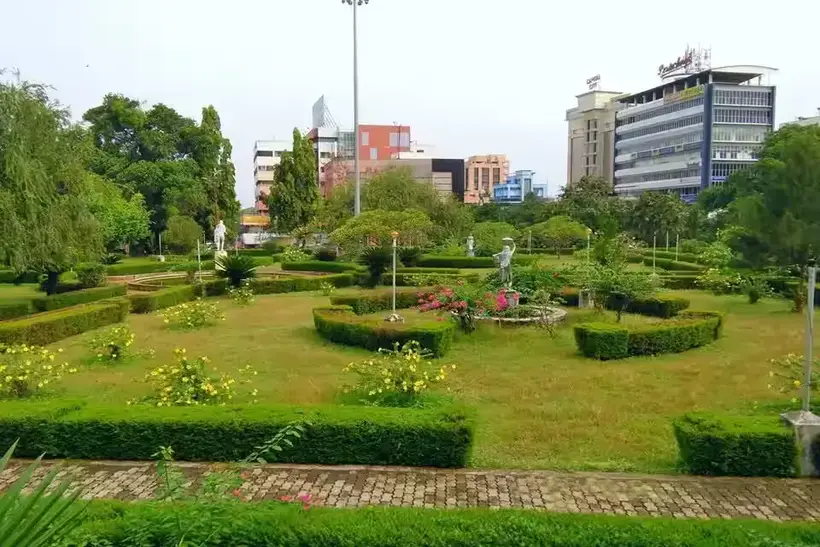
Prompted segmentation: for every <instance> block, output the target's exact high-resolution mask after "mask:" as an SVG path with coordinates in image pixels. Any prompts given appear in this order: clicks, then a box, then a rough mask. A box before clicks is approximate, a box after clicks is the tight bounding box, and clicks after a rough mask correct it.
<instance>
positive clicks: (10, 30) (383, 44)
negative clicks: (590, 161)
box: [0, 0, 820, 206]
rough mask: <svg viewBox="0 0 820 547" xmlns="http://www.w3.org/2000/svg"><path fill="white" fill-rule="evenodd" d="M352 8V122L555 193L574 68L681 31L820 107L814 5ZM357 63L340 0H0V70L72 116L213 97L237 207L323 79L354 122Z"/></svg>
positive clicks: (479, 0)
mask: <svg viewBox="0 0 820 547" xmlns="http://www.w3.org/2000/svg"><path fill="white" fill-rule="evenodd" d="M359 14H360V18H359V23H360V26H359V45H360V56H359V73H360V79H359V86H360V105H361V116H360V121H361V122H362V123H383V124H392V123H394V122H397V123H400V124H402V125H410V126H411V127H412V137H413V139H414V140H418V141H419V142H422V143H429V144H435V145H436V147H437V152H438V156H439V157H466V156H469V155H473V154H485V153H498V154H501V153H504V154H507V155H508V156H509V159H510V162H511V168H512V169H513V170H515V169H533V170H535V171H536V172H537V174H536V178H537V180H538V181H539V182H543V181H545V180H548V181H549V191H550V193H551V194H555V193H557V192H558V191H559V189H560V187H561V186H563V184H564V183H565V178H566V140H567V129H566V122H565V121H564V116H565V111H566V109H567V108H571V107H572V106H574V105H575V95H577V94H579V93H582V92H584V91H585V89H586V86H585V80H586V78H588V77H590V76H592V75H594V74H596V73H600V74H601V78H602V84H603V88H604V89H606V90H614V91H629V92H635V91H640V90H642V89H645V88H649V87H652V86H654V85H657V83H658V82H659V80H658V78H657V76H656V71H657V67H658V65H659V64H661V63H668V62H670V61H672V60H674V59H675V58H676V57H677V56H678V55H680V54H681V53H682V52H683V50H684V48H685V47H686V45H687V43H688V44H690V45H697V44H701V45H703V46H710V47H711V48H712V55H713V63H712V64H713V66H716V67H717V66H723V65H730V64H759V65H768V66H772V67H776V68H778V69H780V72H779V74H778V77H777V79H776V81H775V83H776V84H777V85H778V90H777V105H776V111H775V117H776V123H777V125H779V124H780V123H782V122H785V121H789V120H792V119H794V118H795V117H796V116H798V115H802V116H809V115H814V114H815V113H816V112H817V108H818V107H820V60H818V53H820V46H818V31H820V27H818V21H820V3H817V2H812V1H807V0H802V1H800V0H781V1H779V2H770V1H763V0H745V1H739V0H736V1H721V0H710V1H704V0H687V1H686V2H650V3H646V2H617V1H616V2H612V1H608V2H604V1H598V0H587V1H585V2H567V1H561V0H555V1H546V0H503V1H493V0H371V1H370V5H368V6H364V7H362V9H361V10H360V12H359ZM352 66H353V56H352V8H351V7H349V6H347V5H346V4H345V5H342V3H341V2H340V1H339V0H232V1H229V2H225V1H221V2H217V1H215V0H196V1H194V0H164V1H159V0H141V1H140V2H125V1H123V0H40V1H38V2H21V1H19V0H0V67H17V68H19V69H20V70H21V71H22V76H23V78H24V79H28V80H33V81H39V82H44V83H48V84H51V85H53V86H54V87H55V88H56V91H55V96H56V97H57V98H58V99H59V100H60V101H61V102H63V103H64V104H66V105H68V106H70V107H71V110H72V112H73V114H74V116H75V117H76V118H79V117H81V116H82V113H83V112H85V110H87V109H88V108H90V107H93V106H95V105H97V104H99V103H100V101H101V100H102V97H103V95H104V94H105V93H107V92H117V93H123V94H125V95H128V96H129V97H133V98H136V99H139V100H141V101H144V103H145V104H146V105H147V106H150V105H152V104H154V103H157V102H162V103H165V104H167V105H169V106H171V107H173V108H175V109H176V110H177V111H179V112H180V113H181V114H183V115H186V116H189V117H192V118H195V119H199V115H200V109H201V107H202V106H205V105H208V104H213V105H214V106H215V107H216V108H217V110H218V111H219V114H220V116H221V118H222V130H223V133H224V134H225V135H226V136H227V137H228V138H230V139H231V142H232V143H233V147H234V154H233V159H234V162H235V164H236V170H237V195H238V197H239V199H240V200H241V201H242V204H243V206H250V205H252V202H253V175H252V160H253V158H252V150H253V143H254V141H255V140H257V139H270V138H289V136H290V132H291V131H292V130H293V128H294V127H299V128H302V129H305V130H306V129H307V128H308V126H309V125H310V121H311V118H310V117H311V106H312V104H313V103H314V101H315V100H316V99H317V98H318V97H319V96H320V95H322V94H324V95H325V96H326V98H327V101H328V104H329V106H330V109H331V112H332V113H333V116H334V118H335V119H336V120H337V122H339V124H340V125H342V126H352V122H353V106H352V105H353V78H352Z"/></svg>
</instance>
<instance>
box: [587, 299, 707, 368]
mask: <svg viewBox="0 0 820 547" xmlns="http://www.w3.org/2000/svg"><path fill="white" fill-rule="evenodd" d="M722 327H723V314H721V313H719V312H707V311H704V312H686V313H682V314H680V315H679V316H678V318H677V319H675V320H672V321H669V322H665V323H661V324H658V325H646V326H637V327H623V326H620V325H614V324H609V323H583V324H581V325H576V326H575V343H576V345H577V347H578V349H579V350H580V351H581V353H583V354H584V355H585V356H587V357H592V358H595V359H602V360H607V359H623V358H626V357H630V356H636V355H660V354H663V353H680V352H682V351H686V350H688V349H692V348H696V347H700V346H705V345H706V344H709V343H711V342H713V341H714V340H717V339H718V338H719V337H720V334H721V330H722Z"/></svg>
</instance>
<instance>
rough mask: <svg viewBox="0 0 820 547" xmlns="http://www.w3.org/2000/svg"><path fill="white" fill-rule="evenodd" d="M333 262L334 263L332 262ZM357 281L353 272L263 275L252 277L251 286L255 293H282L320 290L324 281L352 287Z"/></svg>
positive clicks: (335, 285)
mask: <svg viewBox="0 0 820 547" xmlns="http://www.w3.org/2000/svg"><path fill="white" fill-rule="evenodd" d="M331 264H332V263H331ZM355 282H356V278H355V276H353V275H352V274H335V275H321V276H319V275H317V276H311V277H307V276H305V277H297V276H293V277H279V278H269V277H262V278H257V279H252V280H251V282H250V284H249V286H250V288H251V290H253V292H254V293H255V294H280V293H288V292H302V291H318V290H321V288H322V283H330V284H332V285H333V286H334V287H337V288H341V287H350V286H351V285H354V284H355Z"/></svg>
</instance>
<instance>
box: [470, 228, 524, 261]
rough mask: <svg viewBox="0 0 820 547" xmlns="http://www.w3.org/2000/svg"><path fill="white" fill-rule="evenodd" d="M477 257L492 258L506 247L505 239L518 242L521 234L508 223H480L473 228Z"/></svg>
mask: <svg viewBox="0 0 820 547" xmlns="http://www.w3.org/2000/svg"><path fill="white" fill-rule="evenodd" d="M472 233H473V237H474V238H475V254H476V256H492V255H493V254H495V253H497V252H499V251H500V250H501V247H502V246H503V245H504V242H503V241H502V240H503V239H504V238H505V237H511V238H513V239H514V240H516V241H518V239H519V237H520V236H521V233H520V232H519V231H518V229H517V228H516V227H515V226H513V225H512V224H507V223H506V222H479V223H478V224H475V225H474V226H473V231H472Z"/></svg>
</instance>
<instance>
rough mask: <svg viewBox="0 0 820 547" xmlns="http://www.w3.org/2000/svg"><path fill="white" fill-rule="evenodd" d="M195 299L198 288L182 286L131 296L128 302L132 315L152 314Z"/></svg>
mask: <svg viewBox="0 0 820 547" xmlns="http://www.w3.org/2000/svg"><path fill="white" fill-rule="evenodd" d="M195 297H196V287H195V286H194V285H182V286H179V287H169V288H167V289H160V290H158V291H151V292H140V293H136V294H129V295H128V300H130V301H131V313H151V312H152V311H157V310H161V309H163V308H168V307H171V306H176V305H177V304H181V303H182V302H188V301H190V300H193V299H194V298H195Z"/></svg>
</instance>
